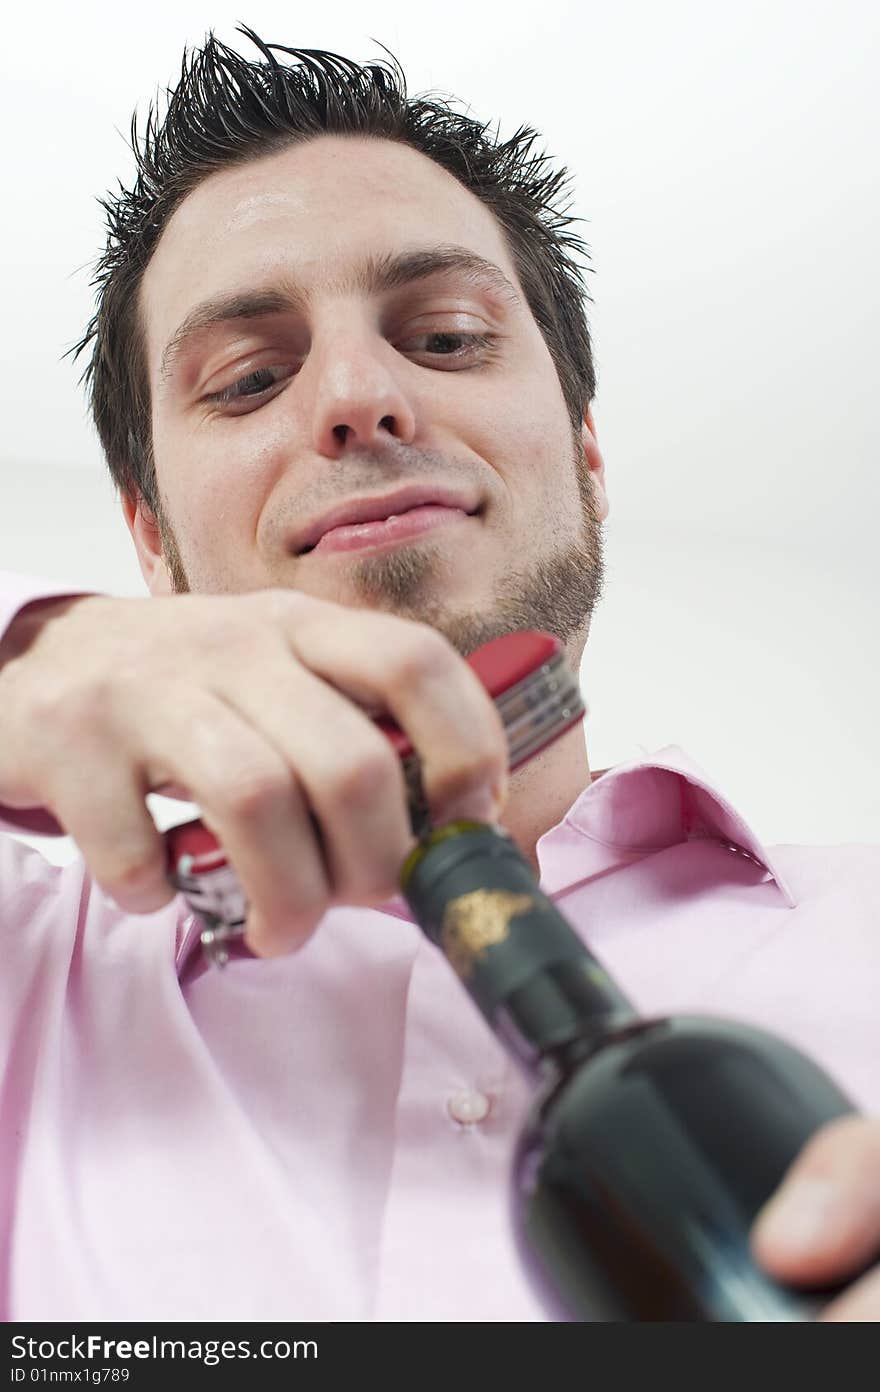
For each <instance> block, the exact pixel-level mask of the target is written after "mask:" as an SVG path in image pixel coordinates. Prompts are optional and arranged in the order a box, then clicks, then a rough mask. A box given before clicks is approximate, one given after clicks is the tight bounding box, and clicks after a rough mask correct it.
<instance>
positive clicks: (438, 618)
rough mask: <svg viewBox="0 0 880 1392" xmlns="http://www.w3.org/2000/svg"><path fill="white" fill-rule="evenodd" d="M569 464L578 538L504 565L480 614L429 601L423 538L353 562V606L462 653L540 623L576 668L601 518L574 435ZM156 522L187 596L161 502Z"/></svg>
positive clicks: (597, 577)
mask: <svg viewBox="0 0 880 1392" xmlns="http://www.w3.org/2000/svg"><path fill="white" fill-rule="evenodd" d="M574 465H575V474H576V478H577V484H578V492H579V495H580V501H581V513H582V528H581V535H580V537H579V539H578V540H577V541H575V542H570V541H569V542H566V543H565V544H563V545H562V546H560V547H558V548H557V549H556V550H555V551H553V552H552V553H550V554H549V555H548V556H547V557H546V558H544V559H542V560H541V561H540V562H538V563H537V564H536V565H534V566H533V567H532V569H531V570H526V569H522V568H519V567H517V566H516V565H511V567H510V568H509V569H508V570H507V571H505V572H504V574H503V575H502V576H500V577H499V579H498V580H497V581H496V584H495V593H494V600H493V602H492V603H491V604H489V605H486V606H485V607H484V608H483V609H482V612H480V613H479V614H467V613H464V614H463V613H457V612H455V611H454V610H452V609H450V608H448V607H447V606H446V605H445V604H443V603H442V602H441V601H439V600H438V599H436V597H435V596H436V593H437V589H438V584H437V581H438V578H440V577H441V576H442V570H443V567H444V565H448V564H449V561H448V558H447V556H446V555H445V554H444V552H443V549H442V547H440V546H432V545H430V544H426V543H422V544H420V545H419V546H413V547H402V548H400V549H399V550H393V551H387V552H378V553H376V554H374V555H368V556H365V557H363V558H362V559H361V560H358V561H355V562H354V564H353V566H352V568H351V571H350V581H351V587H352V590H353V592H354V593H355V594H357V596H358V601H359V607H364V608H373V609H381V610H384V611H386V612H388V613H394V614H399V615H401V616H402V617H403V618H409V619H415V620H418V621H420V622H421V623H427V624H430V625H431V627H432V628H435V629H437V630H438V632H440V633H442V634H443V635H444V636H445V637H446V638H447V639H448V640H449V642H450V643H451V644H452V645H453V647H454V648H456V649H457V651H458V652H460V653H461V654H462V656H463V657H467V656H468V655H469V654H470V653H472V652H474V651H475V649H476V648H479V647H481V646H482V645H483V644H484V643H488V642H489V641H490V640H491V639H493V638H500V637H502V636H503V635H504V634H507V633H514V632H517V631H519V630H522V629H541V630H543V631H544V632H546V633H552V634H554V635H555V636H556V637H557V638H558V639H559V640H560V642H561V643H563V644H564V646H565V647H566V649H567V651H568V655H569V661H570V663H571V664H572V666H573V667H575V668H576V664H577V663H578V662H579V660H580V657H581V655H582V653H583V649H584V646H585V644H586V641H587V636H588V634H589V630H590V622H591V620H592V615H593V611H594V609H595V608H596V606H597V605H598V603H599V601H600V600H601V598H602V595H603V592H604V584H605V561H604V537H603V533H602V522H601V519H600V517H599V514H598V507H597V497H596V490H595V485H594V483H593V479H592V476H591V474H590V471H589V469H588V468H587V467H586V464H585V462H584V456H583V445H582V443H581V440H580V436H579V435H578V436H576V438H575V452H574ZM156 521H157V525H158V528H159V535H160V540H161V543H162V552H163V557H164V560H165V564H166V566H167V568H168V573H169V577H170V580H171V584H172V588H173V591H174V593H175V594H190V593H191V592H192V591H191V587H190V583H189V577H188V576H187V574H186V569H185V567H184V564H183V561H182V558H181V555H180V549H179V547H178V544H177V538H176V536H175V534H174V530H173V528H172V526H171V524H170V522H169V520H168V518H167V515H166V514H165V513H164V510H162V509H161V508H160V511H159V512H158V514H157V518H156ZM441 588H442V586H441Z"/></svg>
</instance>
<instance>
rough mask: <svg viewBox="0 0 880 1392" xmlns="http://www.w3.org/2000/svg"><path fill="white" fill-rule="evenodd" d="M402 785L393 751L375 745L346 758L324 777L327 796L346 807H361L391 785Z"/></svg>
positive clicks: (398, 766) (367, 804) (400, 774)
mask: <svg viewBox="0 0 880 1392" xmlns="http://www.w3.org/2000/svg"><path fill="white" fill-rule="evenodd" d="M397 787H399V788H400V789H401V790H402V788H403V774H402V772H401V770H400V765H399V761H398V759H397V756H396V755H395V754H394V752H393V751H392V750H391V749H390V748H388V749H387V750H386V749H383V748H381V746H379V745H376V746H373V747H370V748H367V749H365V750H364V751H363V752H362V753H360V754H359V755H358V757H357V758H354V759H350V760H348V761H347V762H346V763H345V764H342V765H340V766H339V767H338V768H336V769H334V770H333V771H332V772H331V773H330V774H329V775H328V777H327V780H326V784H325V790H326V797H327V800H328V801H329V802H331V803H333V804H336V805H339V806H342V807H345V806H354V807H363V806H365V805H366V806H369V804H370V803H371V802H373V801H375V799H376V797H378V796H381V795H382V794H383V793H385V792H386V791H387V790H388V789H390V788H397Z"/></svg>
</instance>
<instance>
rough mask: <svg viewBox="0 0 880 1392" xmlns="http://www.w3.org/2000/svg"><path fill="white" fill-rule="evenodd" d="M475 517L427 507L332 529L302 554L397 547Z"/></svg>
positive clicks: (461, 509)
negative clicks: (375, 547)
mask: <svg viewBox="0 0 880 1392" xmlns="http://www.w3.org/2000/svg"><path fill="white" fill-rule="evenodd" d="M474 515H475V514H474V513H470V512H465V511H464V509H463V508H451V507H440V506H438V505H437V504H436V503H424V504H422V505H421V506H420V507H414V508H409V509H408V510H407V511H406V512H403V513H396V514H395V513H392V515H391V516H390V517H386V518H384V519H382V520H380V521H377V522H355V523H350V524H348V525H346V526H342V527H331V528H330V530H329V531H327V532H325V533H324V535H323V536H322V537H321V540H320V541H318V542H316V543H315V545H314V546H308V547H306V548H305V549H304V550H303V551H302V552H301V553H300V554H301V555H303V556H306V555H308V554H309V553H310V552H312V551H321V552H329V551H360V550H363V549H364V548H365V547H369V546H388V545H393V544H395V543H399V542H403V541H409V540H411V539H412V538H413V537H419V536H423V535H424V534H425V533H426V532H430V531H433V530H434V529H435V528H436V527H442V526H444V525H448V524H449V523H450V522H459V521H461V520H462V519H467V518H468V517H473V516H474Z"/></svg>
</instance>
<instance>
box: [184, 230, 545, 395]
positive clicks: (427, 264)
mask: <svg viewBox="0 0 880 1392" xmlns="http://www.w3.org/2000/svg"><path fill="white" fill-rule="evenodd" d="M452 274H457V275H459V276H460V277H461V278H462V279H463V280H465V281H467V282H468V283H469V284H471V285H474V286H475V287H480V286H482V287H483V288H484V289H488V290H489V291H490V292H494V294H495V296H496V297H497V298H498V299H499V300H501V301H503V302H504V303H506V304H507V305H508V306H510V307H511V308H520V307H521V306H522V301H521V299H520V296H519V295H518V293H517V291H516V290H515V289H514V287H513V285H512V284H511V282H510V281H509V280H508V278H507V276H506V275H505V274H504V272H503V271H502V270H501V267H500V266H496V265H495V263H494V262H493V261H487V260H486V258H485V257H483V256H479V255H478V254H477V253H476V252H475V251H469V250H468V249H467V248H466V247H459V246H439V247H426V248H423V249H420V250H418V251H404V252H398V253H397V254H392V253H388V254H387V255H385V256H368V257H366V258H365V259H364V260H363V261H361V262H360V263H359V264H358V265H357V266H356V267H355V268H354V271H353V273H350V274H348V275H345V276H342V277H339V278H337V279H336V280H334V281H333V282H332V284H331V286H330V293H331V294H334V295H347V294H360V295H365V296H366V295H379V294H382V293H383V292H387V291H390V290H398V289H400V288H401V287H402V286H405V285H412V284H414V283H415V282H417V281H421V280H427V279H428V278H429V277H430V276H439V275H452ZM311 303H312V297H311V295H309V294H308V292H307V291H306V290H304V289H303V288H302V287H301V286H298V285H295V284H292V283H290V282H288V283H286V284H284V285H281V286H271V287H266V288H264V289H255V290H244V291H232V292H231V293H228V294H225V295H217V296H215V297H213V298H211V299H207V300H203V301H202V302H201V303H200V304H197V305H195V306H194V307H193V308H192V309H191V310H190V311H189V313H188V314H187V316H186V318H185V319H184V320H183V322H182V323H181V324H180V325H179V327H178V328H177V329H175V331H174V333H173V334H172V336H171V338H170V339H169V340H168V343H167V344H166V346H165V349H164V351H163V353H162V364H161V369H160V372H161V376H162V377H163V379H166V380H167V379H168V378H169V377H170V375H171V373H172V372H173V370H174V367H175V364H176V362H177V360H178V359H179V358H180V357H181V355H182V353H183V351H184V349H185V348H186V347H188V346H189V344H190V343H191V342H192V341H193V340H194V339H196V338H198V337H199V336H200V335H202V334H205V333H207V332H208V331H209V330H210V329H214V328H217V327H218V326H220V325H223V324H230V323H234V322H235V321H236V320H238V319H261V318H266V317H267V316H268V315H270V314H280V313H284V312H288V313H291V312H293V313H303V312H304V311H306V310H308V309H309V307H310V306H311Z"/></svg>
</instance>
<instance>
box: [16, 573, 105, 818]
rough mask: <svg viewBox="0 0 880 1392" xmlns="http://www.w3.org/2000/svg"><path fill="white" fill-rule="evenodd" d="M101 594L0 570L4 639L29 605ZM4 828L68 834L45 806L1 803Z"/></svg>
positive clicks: (41, 578) (38, 577)
mask: <svg viewBox="0 0 880 1392" xmlns="http://www.w3.org/2000/svg"><path fill="white" fill-rule="evenodd" d="M97 593H98V591H96V590H83V589H80V587H79V586H78V585H66V584H63V583H59V582H58V581H57V580H47V579H45V578H43V577H41V576H38V575H19V574H16V573H15V572H14V571H9V570H0V639H2V637H3V635H4V634H5V633H6V630H7V629H8V628H9V626H10V624H11V623H12V620H13V619H14V618H16V617H17V616H18V615H19V614H20V613H21V612H22V610H24V609H26V608H28V607H29V605H32V604H40V603H44V604H45V603H48V602H49V601H54V600H57V599H68V598H72V597H73V596H74V595H83V596H85V595H94V594H97ZM0 729H2V727H0ZM4 830H5V831H13V832H24V833H25V834H26V835H30V836H65V835H66V834H67V833H66V832H65V830H64V828H63V827H62V826H61V825H60V824H59V823H58V822H57V821H56V819H55V818H54V817H53V815H52V813H51V812H50V811H49V810H48V809H47V808H45V807H27V808H18V807H4V805H3V804H2V803H0V831H4Z"/></svg>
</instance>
